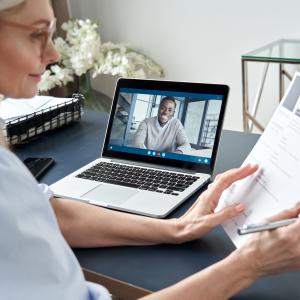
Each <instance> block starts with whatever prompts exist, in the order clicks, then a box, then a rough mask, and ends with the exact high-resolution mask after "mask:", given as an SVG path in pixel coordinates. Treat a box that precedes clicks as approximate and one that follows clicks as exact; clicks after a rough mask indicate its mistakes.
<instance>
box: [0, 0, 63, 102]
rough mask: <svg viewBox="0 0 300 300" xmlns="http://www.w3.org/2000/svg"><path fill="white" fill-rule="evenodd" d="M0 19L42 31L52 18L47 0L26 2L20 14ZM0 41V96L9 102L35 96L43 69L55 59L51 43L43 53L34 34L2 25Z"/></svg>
mask: <svg viewBox="0 0 300 300" xmlns="http://www.w3.org/2000/svg"><path fill="white" fill-rule="evenodd" d="M1 19H2V20H8V21H13V22H15V23H19V24H23V25H27V26H28V25H29V26H32V27H35V28H38V29H43V28H45V27H47V26H48V25H49V23H50V22H51V21H53V20H54V15H53V11H52V8H51V6H50V4H49V1H48V0H27V1H26V4H25V6H24V7H23V8H22V9H21V10H18V11H17V12H16V13H12V14H9V15H7V16H3V17H2V16H1ZM0 41H1V46H0V74H1V75H0V94H3V95H4V96H7V97H12V98H30V97H33V96H35V95H36V94H37V91H38V89H37V85H38V83H39V81H40V80H41V75H42V74H43V73H44V71H45V68H46V66H47V65H48V64H50V63H53V62H55V61H56V60H57V59H58V53H57V52H56V50H55V48H54V45H53V43H52V41H51V42H49V43H48V44H47V45H46V47H45V49H44V51H43V50H42V46H43V45H42V44H43V43H42V39H41V37H40V36H39V35H38V34H37V30H35V29H33V30H28V28H27V29H25V28H18V27H13V26H9V25H5V23H3V24H1V23H0Z"/></svg>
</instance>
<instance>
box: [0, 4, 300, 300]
mask: <svg viewBox="0 0 300 300" xmlns="http://www.w3.org/2000/svg"><path fill="white" fill-rule="evenodd" d="M54 30H55V18H54V15H53V11H52V9H51V6H50V4H49V1H48V0H0V40H1V47H0V74H1V77H0V94H2V95H4V96H9V97H14V98H26V97H32V96H34V95H35V94H36V93H37V84H38V82H39V80H40V79H41V75H42V73H43V72H44V70H45V68H46V66H47V65H48V64H50V63H53V62H55V61H56V60H57V59H58V54H57V52H56V50H55V48H54V46H53V43H52V40H51V38H52V35H53V32H54ZM256 170H257V166H245V167H243V168H240V169H235V170H231V171H228V172H226V173H224V174H223V175H220V176H219V177H218V179H217V180H216V181H215V183H213V184H212V185H211V186H210V187H209V189H208V190H207V191H206V192H205V193H203V194H202V195H201V196H200V197H199V199H198V200H197V202H196V203H195V204H194V205H193V206H192V207H191V208H190V210H189V211H188V212H187V213H186V214H185V215H184V216H182V217H181V218H179V219H171V220H156V219H151V218H146V217H140V216H134V215H130V214H125V213H120V212H115V211H111V210H106V209H104V208H100V207H95V206H91V205H86V204H82V203H79V202H75V201H71V200H64V199H55V198H51V197H50V198H51V199H49V195H47V193H43V192H42V191H41V189H40V188H39V186H38V185H37V182H36V181H35V180H34V178H33V177H32V176H31V175H30V173H29V172H28V171H27V169H26V168H25V167H24V166H23V165H22V163H21V162H20V161H19V160H18V158H17V157H16V156H15V155H13V154H12V153H11V152H9V151H8V150H7V149H5V146H4V145H2V147H0V225H1V231H0V232H1V233H0V236H1V246H0V266H1V268H0V291H1V292H0V293H1V298H2V299H31V300H34V299H41V298H42V299H44V300H45V299H72V300H74V299H109V298H110V296H109V293H108V292H107V290H106V289H105V288H103V287H101V286H99V285H95V284H92V283H86V282H85V281H84V278H83V275H82V272H81V269H80V266H79V264H78V262H77V260H76V258H75V256H74V255H73V253H72V251H71V249H70V248H69V246H68V244H67V243H66V241H65V239H66V240H67V241H68V242H69V244H71V245H72V246H79V247H92V246H113V245H149V244H157V243H162V242H164V243H180V242H184V241H188V240H191V239H195V238H199V237H201V236H203V235H204V234H206V233H207V232H209V231H210V230H211V229H213V228H214V227H215V226H217V225H218V224H220V223H221V222H223V221H224V220H226V219H228V218H231V217H234V216H236V215H237V214H239V213H241V212H242V211H243V209H244V206H243V205H242V204H237V205H234V206H231V207H227V208H225V209H224V210H222V211H221V212H218V213H214V210H215V208H216V206H217V204H218V200H219V197H220V195H221V194H222V192H223V190H224V189H225V188H227V187H228V186H230V185H231V184H232V183H233V182H234V181H236V180H239V179H242V178H244V177H246V176H248V175H250V174H252V173H253V172H255V171H256ZM299 211H300V207H296V208H294V209H293V210H291V211H288V212H285V213H283V214H282V215H280V216H279V218H284V217H291V216H295V215H297V214H298V213H299ZM120 224H122V226H120ZM298 227H300V225H299V224H298V223H296V224H293V225H290V226H288V227H287V228H281V229H278V230H277V231H276V232H277V233H282V234H281V235H283V234H285V233H289V234H296V233H297V232H298V233H299V232H300V230H299V229H300V228H298ZM61 232H62V234H63V235H62V234H61ZM262 239H265V241H264V243H262V242H261V240H262ZM293 241H294V243H296V242H295V239H293ZM293 241H292V240H291V241H287V242H286V243H285V244H283V243H282V241H281V239H280V238H278V234H277V235H275V234H274V233H271V232H270V233H264V234H260V235H256V236H255V238H254V239H252V240H251V242H250V243H248V245H247V247H243V248H241V249H239V250H237V251H235V252H234V253H233V254H232V255H230V256H229V257H228V258H226V259H225V260H223V261H221V262H220V263H218V264H216V265H214V266H212V267H210V268H208V269H206V270H204V271H202V272H200V273H198V274H195V275H194V276H192V277H190V278H187V279H186V280H185V281H183V282H180V283H178V284H176V285H175V286H172V287H170V288H168V289H165V290H163V291H161V292H159V293H155V294H153V295H151V296H149V298H153V299H203V298H204V297H205V298H208V299H221V298H227V297H230V296H231V295H233V294H234V293H235V292H237V291H239V290H240V289H242V288H244V287H246V286H248V285H250V284H251V283H252V282H253V281H254V280H255V279H256V278H258V277H260V276H263V275H266V274H269V273H271V272H275V271H278V270H279V269H278V268H279V267H280V266H283V268H284V269H285V270H288V269H293V268H295V267H299V253H298V252H296V251H295V252H294V253H292V252H291V251H289V252H288V251H285V250H286V249H288V248H291V247H292V246H293V244H292V242H293ZM287 247H288V248H287ZM298 248H299V247H298ZM270 249H272V251H270ZM274 249H278V250H277V251H274ZM257 251H258V252H257ZM271 252H272V253H274V252H275V254H270V253H271ZM286 253H287V254H286ZM292 255H294V256H293V257H291V256H292ZM245 257H247V259H245ZM291 258H293V259H294V260H292V259H291ZM212 281H214V282H219V288H218V289H215V288H212V287H211V284H210V283H211V282H212Z"/></svg>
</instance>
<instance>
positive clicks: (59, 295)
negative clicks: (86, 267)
mask: <svg viewBox="0 0 300 300" xmlns="http://www.w3.org/2000/svg"><path fill="white" fill-rule="evenodd" d="M0 228H1V230H0V241H1V244H0V298H1V299H5V300H18V299H25V300H27V299H28V300H41V299H43V300H50V299H51V300H52V299H55V300H60V299H63V300H77V299H78V300H79V299H80V300H96V299H97V300H100V299H101V300H108V299H111V298H110V295H109V293H108V291H107V290H106V289H105V288H104V287H102V286H100V285H97V284H93V283H88V282H86V281H85V280H84V277H83V274H82V271H81V268H80V266H79V263H78V261H77V260H76V257H75V256H74V254H73V252H72V250H71V249H70V247H69V246H68V244H67V243H66V241H65V239H64V238H63V236H62V234H61V233H60V230H59V227H58V224H57V220H56V217H55V214H54V212H53V209H52V207H51V204H50V203H49V201H48V197H47V196H46V195H45V194H43V193H42V192H41V190H40V188H39V187H38V185H37V182H36V181H35V179H34V178H33V177H32V176H31V174H30V173H29V171H28V170H27V169H26V167H25V166H23V164H22V163H21V161H19V159H18V158H17V157H16V156H15V155H14V154H12V153H11V152H9V151H8V150H6V149H3V148H2V147H0Z"/></svg>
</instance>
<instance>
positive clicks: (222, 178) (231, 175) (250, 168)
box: [212, 164, 258, 190]
mask: <svg viewBox="0 0 300 300" xmlns="http://www.w3.org/2000/svg"><path fill="white" fill-rule="evenodd" d="M257 170H258V165H251V164H248V165H245V166H243V167H241V168H238V169H232V170H229V171H227V172H225V173H223V174H220V175H219V176H217V178H216V181H215V183H216V184H215V186H218V188H219V189H220V190H225V189H226V188H228V187H229V186H231V184H232V183H234V182H235V181H237V180H241V179H244V178H245V177H247V176H249V175H251V174H253V173H254V172H256V171H257ZM212 187H213V186H212Z"/></svg>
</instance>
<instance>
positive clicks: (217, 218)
mask: <svg viewBox="0 0 300 300" xmlns="http://www.w3.org/2000/svg"><path fill="white" fill-rule="evenodd" d="M244 210H245V205H244V204H242V203H237V204H234V205H230V206H227V207H225V208H224V209H222V210H220V211H219V212H217V213H213V214H211V215H209V216H208V218H209V223H210V225H211V227H215V226H217V225H219V224H221V223H223V222H224V221H227V220H229V219H232V218H234V217H236V216H238V215H239V214H240V213H242V212H243V211H244Z"/></svg>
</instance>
